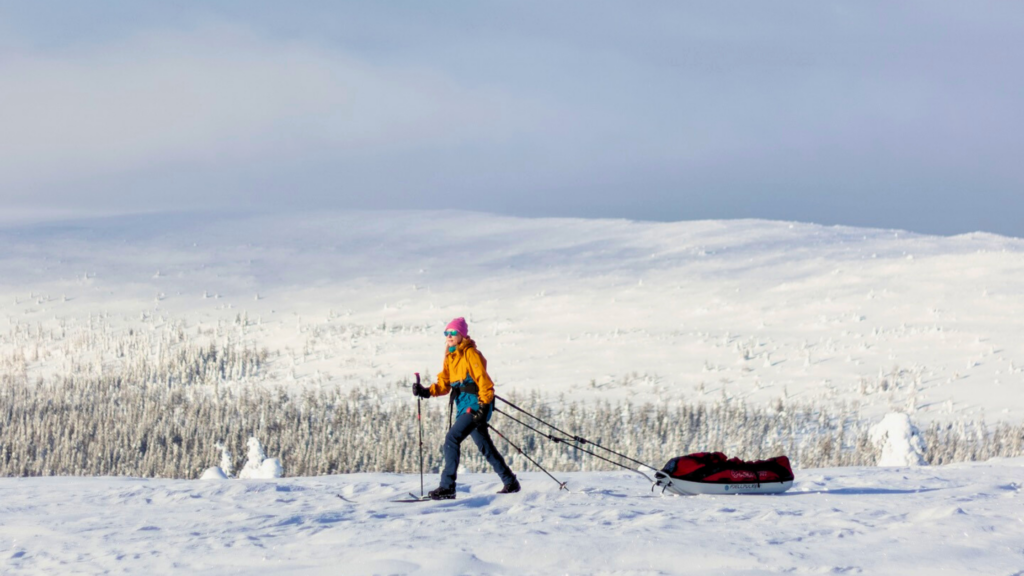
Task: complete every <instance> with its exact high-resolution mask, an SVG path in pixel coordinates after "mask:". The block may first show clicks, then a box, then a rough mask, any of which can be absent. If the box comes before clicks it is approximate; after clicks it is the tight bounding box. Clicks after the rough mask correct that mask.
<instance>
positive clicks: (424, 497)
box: [391, 492, 430, 502]
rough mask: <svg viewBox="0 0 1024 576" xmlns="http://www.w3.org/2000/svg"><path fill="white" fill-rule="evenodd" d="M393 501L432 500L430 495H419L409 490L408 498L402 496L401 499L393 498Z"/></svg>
mask: <svg viewBox="0 0 1024 576" xmlns="http://www.w3.org/2000/svg"><path fill="white" fill-rule="evenodd" d="M391 502H430V496H417V495H415V494H413V493H412V492H409V497H408V498H402V499H401V500H391Z"/></svg>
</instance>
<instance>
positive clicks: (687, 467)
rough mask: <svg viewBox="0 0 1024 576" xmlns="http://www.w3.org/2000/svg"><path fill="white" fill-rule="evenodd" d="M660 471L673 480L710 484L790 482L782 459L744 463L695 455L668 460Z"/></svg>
mask: <svg viewBox="0 0 1024 576" xmlns="http://www.w3.org/2000/svg"><path fill="white" fill-rule="evenodd" d="M661 471H662V472H664V473H665V474H668V475H669V476H671V477H672V478H678V479H680V480H688V481H690V482H706V483H712V484H727V483H743V484H749V483H754V482H757V483H761V482H788V481H790V480H793V468H792V467H790V465H789V458H787V457H785V456H777V457H775V458H769V459H768V460H757V461H755V462H745V461H743V460H740V459H739V458H727V457H726V455H725V454H722V453H721V452H698V453H696V454H687V455H686V456H677V457H675V458H673V459H671V460H669V461H668V464H665V467H664V468H662V470H661Z"/></svg>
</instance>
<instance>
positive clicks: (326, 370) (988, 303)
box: [0, 212, 1024, 422]
mask: <svg viewBox="0 0 1024 576" xmlns="http://www.w3.org/2000/svg"><path fill="white" fill-rule="evenodd" d="M0 246H2V248H3V250H2V251H0V358H2V359H0V368H2V369H3V370H5V371H7V372H8V373H16V374H20V375H23V376H24V378H25V379H26V381H34V380H35V379H36V378H39V377H50V376H53V375H59V374H62V373H66V372H67V371H68V370H71V369H72V368H73V367H74V369H75V370H90V371H95V372H97V373H100V372H103V371H107V372H108V373H109V372H110V371H112V370H117V369H118V368H119V367H120V366H122V365H123V364H124V363H125V362H126V360H125V359H124V355H123V353H122V354H121V355H119V354H118V352H117V349H116V348H117V346H121V347H122V348H123V347H124V346H125V344H124V337H125V335H127V334H131V335H132V336H133V337H137V336H139V335H145V336H146V337H147V338H149V337H150V336H152V338H150V339H149V340H146V342H148V344H139V346H150V345H151V348H148V349H146V350H144V351H143V352H140V350H138V349H136V350H134V351H133V353H145V354H147V355H152V356H154V357H155V356H157V355H158V354H160V353H161V349H160V346H159V345H158V344H156V342H157V341H158V340H159V338H158V336H159V335H160V334H168V333H172V332H177V331H180V332H181V333H182V334H186V335H188V336H189V337H192V338H196V339H200V340H204V341H211V342H216V343H218V344H226V343H235V344H237V345H239V346H254V347H259V348H266V349H267V350H268V351H269V352H270V356H269V362H268V364H267V365H266V367H265V368H264V369H263V371H262V373H261V374H260V375H259V376H258V378H259V379H261V380H262V381H270V382H287V383H292V382H294V383H295V384H296V385H303V384H310V385H317V386H339V387H358V386H365V385H367V384H373V383H375V382H380V383H386V382H394V381H398V380H403V379H407V378H409V377H411V373H412V372H414V371H419V372H424V373H427V374H433V373H434V372H436V371H437V370H438V369H439V367H440V360H441V350H440V348H441V346H442V345H443V344H442V338H441V335H440V332H441V330H442V328H443V326H444V324H445V323H446V322H447V321H448V320H450V319H451V318H452V317H454V316H466V317H467V318H468V319H469V321H470V327H471V332H472V335H473V336H474V337H475V338H476V339H477V340H478V343H479V345H480V347H481V349H482V350H483V351H484V353H485V354H486V355H487V357H488V359H489V362H490V371H491V373H492V374H493V375H494V377H495V379H496V380H497V382H498V384H499V387H500V389H502V390H504V391H506V392H525V391H530V390H540V391H545V392H551V393H556V394H557V393H567V394H571V395H572V397H574V398H577V399H583V400H588V401H590V400H604V399H611V400H615V399H621V398H629V399H632V400H634V401H639V402H644V401H651V402H670V401H675V400H679V399H684V400H695V401H699V400H703V399H715V398H721V397H730V398H741V399H745V400H747V401H748V402H750V403H754V404H761V405H764V404H767V403H769V402H772V401H773V400H775V399H778V398H787V399H795V400H800V401H807V402H838V401H848V402H856V403H859V404H860V405H861V407H862V408H861V410H862V411H863V413H865V414H866V415H868V416H870V417H880V416H881V415H882V414H883V413H884V412H887V411H889V410H890V409H893V408H897V409H901V410H908V411H910V412H911V413H913V414H914V415H915V416H914V417H915V419H918V420H924V421H928V420H931V419H935V418H939V419H942V418H947V417H950V416H953V415H955V416H958V417H970V418H982V417H984V418H985V419H986V420H987V421H990V422H991V421H997V420H1003V421H1009V422H1020V421H1022V420H1024V341H1022V339H1021V336H1020V335H1021V334H1022V333H1024V330H1022V328H1024V326H1022V323H1024V289H1022V286H1021V284H1020V279H1021V277H1022V275H1021V273H1022V271H1024V241H1022V240H1020V239H1014V238H1006V237H999V236H993V235H988V234H971V235H964V236H957V237H951V238H946V237H935V236H923V235H915V234H910V233H906V232H901V231H892V230H868V229H858V228H845V227H823V226H817V225H811V224H799V223H786V222H769V221H757V220H741V221H700V222H678V223H640V222H631V221H619V220H567V219H519V218H508V217H499V216H491V215H485V214H478V213H468V212H364V213H337V214H298V215H294V214H293V215H274V216H227V215H220V216H210V215H190V214H171V215H147V216H130V217H119V218H109V219H97V220H87V221H77V222H58V223H42V224H38V223H37V224H24V225H14V224H7V225H5V227H3V228H0ZM117 338H121V340H119V342H121V343H120V344H115V342H114V340H116V339H117ZM122 352H123V350H122ZM129 356H130V354H129Z"/></svg>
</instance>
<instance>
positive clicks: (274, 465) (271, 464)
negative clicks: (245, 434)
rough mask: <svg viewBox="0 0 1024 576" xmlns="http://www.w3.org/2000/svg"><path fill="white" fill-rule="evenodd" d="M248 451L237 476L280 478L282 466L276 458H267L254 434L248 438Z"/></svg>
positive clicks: (282, 473) (282, 472) (282, 471)
mask: <svg viewBox="0 0 1024 576" xmlns="http://www.w3.org/2000/svg"><path fill="white" fill-rule="evenodd" d="M248 446H249V453H248V454H247V455H246V460H245V465H244V466H242V469H241V470H240V471H239V472H238V477H239V478H280V477H281V476H284V468H283V467H282V466H281V461H280V460H279V459H277V458H267V455H266V453H265V452H264V451H263V445H262V444H260V441H259V440H257V439H256V437H255V436H253V437H250V438H249V442H248Z"/></svg>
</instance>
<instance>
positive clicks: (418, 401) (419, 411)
mask: <svg viewBox="0 0 1024 576" xmlns="http://www.w3.org/2000/svg"><path fill="white" fill-rule="evenodd" d="M416 383H417V384H419V383H420V373H419V372H417V373H416ZM422 400H423V399H422V398H420V397H419V396H417V397H416V422H418V423H419V428H420V498H422V497H423V407H422V405H423V403H422Z"/></svg>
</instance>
